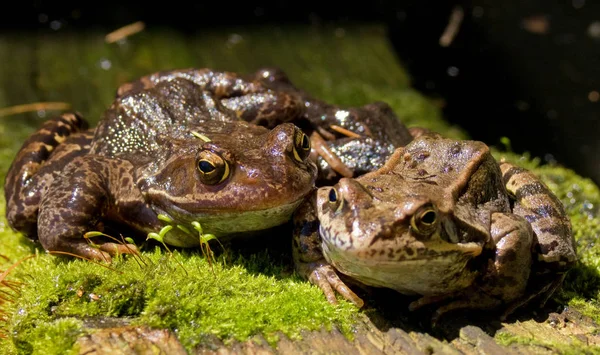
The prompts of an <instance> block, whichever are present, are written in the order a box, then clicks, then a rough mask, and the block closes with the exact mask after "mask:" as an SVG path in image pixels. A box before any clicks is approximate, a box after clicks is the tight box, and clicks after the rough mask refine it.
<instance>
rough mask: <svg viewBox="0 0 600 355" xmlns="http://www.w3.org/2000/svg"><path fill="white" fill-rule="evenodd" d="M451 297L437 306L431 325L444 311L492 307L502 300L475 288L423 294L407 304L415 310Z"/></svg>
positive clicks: (435, 322)
mask: <svg viewBox="0 0 600 355" xmlns="http://www.w3.org/2000/svg"><path fill="white" fill-rule="evenodd" d="M448 299H452V300H451V301H450V302H448V303H446V304H444V305H442V306H439V307H437V309H436V310H435V312H434V313H433V316H432V317H431V325H432V326H435V325H436V324H437V322H438V321H439V319H440V318H441V317H442V316H443V315H444V314H446V313H448V312H450V311H454V310H459V309H466V308H468V309H492V308H494V307H497V306H499V305H500V304H501V303H502V301H501V300H499V299H497V298H495V297H492V296H490V295H487V294H485V293H481V292H476V291H475V290H471V291H464V292H459V293H450V294H447V295H433V296H423V297H421V298H420V299H418V300H416V301H414V302H411V303H410V304H409V306H408V309H409V310H410V311H415V310H417V309H419V308H422V307H424V306H427V305H432V304H437V303H442V302H444V301H447V300H448Z"/></svg>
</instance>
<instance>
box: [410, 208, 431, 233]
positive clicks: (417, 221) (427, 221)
mask: <svg viewBox="0 0 600 355" xmlns="http://www.w3.org/2000/svg"><path fill="white" fill-rule="evenodd" d="M437 221H438V216H437V212H436V210H435V208H434V207H433V206H431V205H427V206H424V207H421V208H420V209H419V210H418V211H417V212H416V213H415V214H414V215H413V216H412V218H411V220H410V226H411V227H412V229H413V230H414V231H415V233H417V234H421V235H430V234H431V233H433V232H434V231H435V229H436V227H437Z"/></svg>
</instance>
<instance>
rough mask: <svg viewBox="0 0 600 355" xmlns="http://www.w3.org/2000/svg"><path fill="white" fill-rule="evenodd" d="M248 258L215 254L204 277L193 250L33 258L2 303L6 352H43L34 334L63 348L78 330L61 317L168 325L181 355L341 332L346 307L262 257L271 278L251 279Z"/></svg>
mask: <svg viewBox="0 0 600 355" xmlns="http://www.w3.org/2000/svg"><path fill="white" fill-rule="evenodd" d="M173 258H177V259H178V261H179V263H177V262H176V261H175V260H173ZM252 259H253V258H249V259H247V258H243V257H237V258H236V259H235V260H230V261H229V262H228V264H230V265H231V266H229V267H224V266H223V262H224V260H223V257H221V259H220V260H218V262H217V263H215V264H213V267H214V273H212V272H211V268H210V267H209V265H208V263H207V261H206V259H204V258H203V257H202V256H201V255H199V254H198V253H184V254H180V253H174V254H168V253H164V252H163V251H161V250H160V249H158V248H157V249H156V250H155V251H154V252H152V253H150V252H146V253H143V254H142V260H143V262H142V261H140V260H136V259H135V258H133V257H127V258H118V259H116V260H115V261H114V262H113V263H112V264H111V266H110V268H107V267H102V266H100V265H96V264H92V263H90V262H86V261H82V260H65V259H62V258H56V257H52V256H48V255H44V254H42V255H39V256H37V257H36V258H34V259H31V260H28V261H26V262H24V263H23V264H22V265H21V267H20V268H19V269H18V270H16V271H15V273H14V274H13V275H12V279H13V280H19V281H21V282H23V287H22V289H21V295H20V296H19V297H18V298H17V299H15V301H14V303H12V304H10V305H7V306H6V307H5V308H6V309H8V310H9V311H10V312H11V313H12V314H13V317H12V319H11V321H10V324H9V325H8V330H9V332H10V334H12V346H14V347H15V348H17V349H19V350H23V349H43V348H39V346H40V344H41V343H40V341H41V340H39V337H38V336H37V335H39V334H45V335H44V337H45V338H52V337H55V338H54V340H58V339H62V340H61V341H60V343H61V345H62V346H63V348H69V346H68V344H65V343H68V342H71V344H72V343H73V341H74V340H75V339H76V336H77V335H80V334H81V333H82V332H84V330H83V328H82V327H81V324H80V323H77V322H75V321H74V320H69V319H73V318H70V317H76V318H78V319H83V318H89V317H92V318H93V317H100V316H101V317H119V318H127V319H130V320H131V322H132V323H134V324H145V325H149V326H151V327H156V328H167V329H171V330H173V331H175V332H176V334H177V335H178V337H179V339H180V340H181V342H182V343H183V344H184V346H186V347H187V348H188V349H190V348H192V347H193V346H195V345H197V344H199V343H200V342H202V340H203V339H204V338H206V337H207V336H216V337H218V338H220V339H223V340H224V341H225V342H227V341H230V340H234V339H236V340H245V339H247V338H249V337H251V336H253V335H256V334H263V335H264V336H265V337H266V339H267V340H269V341H276V340H277V336H276V332H278V331H281V332H283V334H286V335H287V336H289V337H291V338H296V337H299V336H300V331H301V330H305V329H307V330H316V329H321V328H323V327H325V328H328V329H331V327H332V326H337V327H338V328H340V329H341V330H342V332H344V333H345V334H347V335H349V334H350V327H351V324H352V323H353V319H354V317H355V316H356V314H357V310H356V308H355V307H353V306H352V305H350V304H349V303H346V302H341V303H340V305H339V306H335V307H334V306H331V305H329V304H328V303H327V301H325V299H324V298H323V297H322V294H321V293H320V291H319V290H318V289H316V288H315V287H312V286H310V285H308V284H307V283H306V282H304V281H302V280H300V279H299V278H298V277H295V276H286V277H279V276H275V275H279V274H281V272H282V269H281V268H282V267H283V266H281V265H278V263H277V262H276V261H275V260H270V259H269V257H268V256H267V254H264V255H261V257H260V259H261V262H268V263H270V264H271V265H273V266H272V271H275V273H274V274H271V275H265V274H254V273H251V272H249V271H248V269H253V268H254V266H253V265H252V264H253V260H252ZM144 264H145V265H144ZM277 269H279V270H277ZM42 330H44V332H43V333H41V332H42ZM46 330H48V331H46ZM3 345H4V347H5V350H6V349H11V344H6V343H5V344H3Z"/></svg>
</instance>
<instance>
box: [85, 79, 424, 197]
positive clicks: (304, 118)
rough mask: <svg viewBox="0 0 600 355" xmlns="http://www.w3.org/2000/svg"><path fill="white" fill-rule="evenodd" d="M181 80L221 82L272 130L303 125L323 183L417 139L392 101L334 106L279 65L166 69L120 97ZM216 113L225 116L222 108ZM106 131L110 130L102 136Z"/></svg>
mask: <svg viewBox="0 0 600 355" xmlns="http://www.w3.org/2000/svg"><path fill="white" fill-rule="evenodd" d="M180 79H186V80H189V81H192V82H194V83H196V84H198V85H200V86H202V87H208V88H212V87H215V86H216V85H218V86H219V88H220V89H219V90H217V91H215V90H213V91H215V92H216V94H217V96H218V99H219V100H218V101H219V104H221V105H222V108H225V109H228V110H230V111H232V112H234V113H235V114H236V115H237V117H239V118H240V119H243V120H246V121H248V122H251V123H254V124H257V125H261V126H265V127H268V128H273V127H275V126H276V125H277V124H280V123H282V122H292V123H294V124H295V125H297V126H299V127H300V128H301V129H302V130H303V132H305V133H306V134H307V135H309V136H310V140H311V145H312V153H311V158H312V159H313V160H314V161H315V162H316V163H317V166H318V167H319V175H318V178H317V185H318V186H320V185H325V184H331V183H335V182H337V180H339V178H340V177H342V176H344V177H356V176H359V175H362V174H364V173H366V172H369V171H373V170H375V169H378V168H380V167H381V166H383V164H384V162H385V161H386V159H387V158H388V157H389V156H390V155H391V154H392V152H393V151H394V149H395V148H397V147H400V146H404V145H406V144H407V143H408V142H410V141H411V140H412V135H411V132H409V130H408V129H407V127H406V126H405V125H404V124H402V122H401V121H400V120H399V119H398V117H397V116H396V115H395V113H394V112H393V111H392V109H391V108H390V106H389V105H388V104H386V103H384V102H374V103H370V104H366V105H364V106H361V107H341V106H338V105H333V104H329V103H327V102H324V101H322V100H319V99H317V98H315V97H313V96H311V95H310V94H308V93H307V92H305V91H303V90H301V89H300V88H298V87H296V86H295V85H294V84H292V82H291V81H290V79H289V78H288V76H287V75H286V74H285V73H284V72H283V71H282V70H280V69H278V68H262V69H259V70H257V71H256V72H254V73H252V74H249V75H237V74H235V73H230V72H226V73H220V72H215V71H212V70H211V69H200V70H197V69H180V70H171V71H163V72H158V73H154V74H151V75H148V76H144V77H142V78H140V79H139V80H137V81H135V82H133V83H128V84H124V85H122V86H121V87H120V88H119V90H118V95H123V94H125V93H132V92H140V91H144V90H147V89H150V88H153V87H155V86H156V85H157V84H159V83H164V82H172V81H176V80H180ZM166 89H169V87H168V86H166ZM174 102H177V101H174ZM191 107H193V105H192V106H191ZM177 109H178V110H179V108H177ZM213 116H214V117H213V119H215V118H216V119H219V118H218V117H219V114H218V112H214V114H213ZM114 121H115V120H114V119H113V120H104V125H105V126H107V127H112V126H114V125H115V122H114ZM127 124H129V122H128V123H127ZM163 129H164V127H163ZM100 135H107V134H106V133H105V132H102V133H101V134H97V135H96V136H97V137H98V136H100Z"/></svg>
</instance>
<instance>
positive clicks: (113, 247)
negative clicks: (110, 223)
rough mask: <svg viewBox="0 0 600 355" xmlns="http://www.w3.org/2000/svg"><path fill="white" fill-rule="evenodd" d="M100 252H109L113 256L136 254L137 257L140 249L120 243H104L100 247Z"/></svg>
mask: <svg viewBox="0 0 600 355" xmlns="http://www.w3.org/2000/svg"><path fill="white" fill-rule="evenodd" d="M99 248H100V250H102V251H104V252H107V253H108V254H110V255H111V256H115V255H118V254H134V255H137V254H138V253H139V252H138V249H137V247H136V246H135V245H134V244H120V243H102V244H100V245H99Z"/></svg>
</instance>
